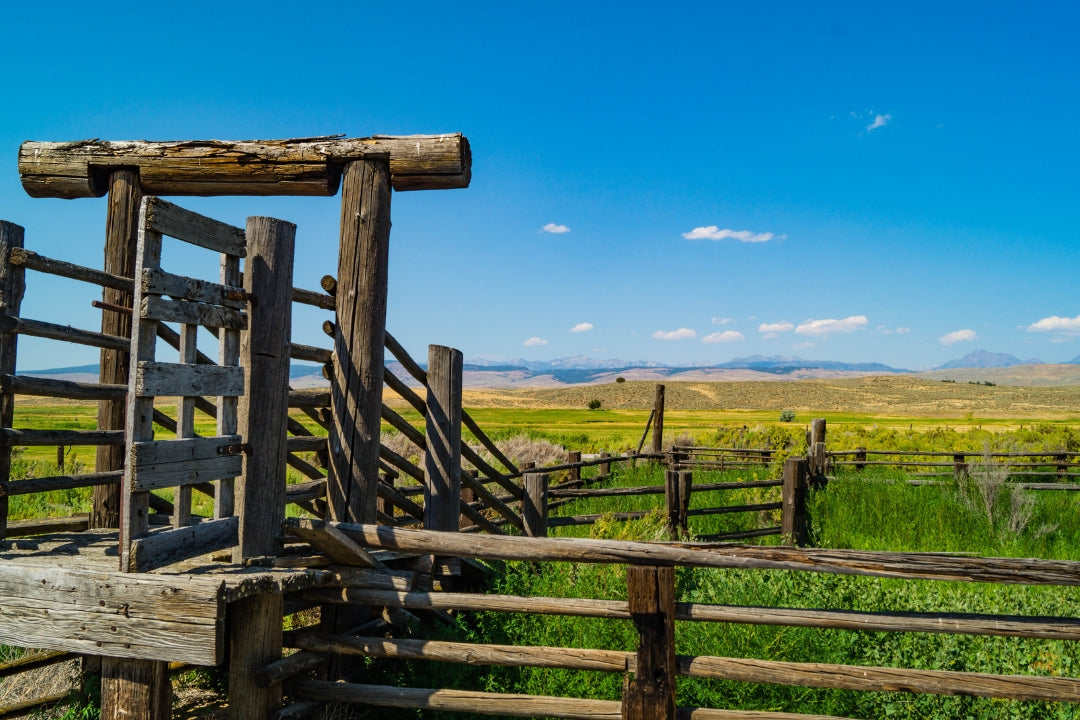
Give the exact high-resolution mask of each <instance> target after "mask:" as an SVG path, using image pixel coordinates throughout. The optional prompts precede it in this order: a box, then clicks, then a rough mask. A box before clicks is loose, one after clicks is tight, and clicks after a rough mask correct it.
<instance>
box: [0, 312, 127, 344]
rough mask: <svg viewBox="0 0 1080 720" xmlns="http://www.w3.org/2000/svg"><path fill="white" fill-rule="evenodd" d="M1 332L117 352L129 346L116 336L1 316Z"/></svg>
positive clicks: (123, 339)
mask: <svg viewBox="0 0 1080 720" xmlns="http://www.w3.org/2000/svg"><path fill="white" fill-rule="evenodd" d="M0 332H3V333H17V334H19V335H29V336H30V337H39V338H45V339H46V340H59V341H61V342H69V343H74V344H76V345H88V346H90V347H96V348H102V349H108V350H117V349H120V348H124V347H127V346H128V341H127V339H126V338H122V337H116V336H114V335H105V334H103V333H99V332H93V331H91V330H80V329H79V328H73V327H71V326H70V325H58V324H56V323H50V322H43V321H41V320H30V319H27V318H17V317H11V316H0Z"/></svg>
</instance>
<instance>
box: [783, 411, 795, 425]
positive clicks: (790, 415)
mask: <svg viewBox="0 0 1080 720" xmlns="http://www.w3.org/2000/svg"><path fill="white" fill-rule="evenodd" d="M780 422H795V411H794V410H784V411H783V412H781V413H780Z"/></svg>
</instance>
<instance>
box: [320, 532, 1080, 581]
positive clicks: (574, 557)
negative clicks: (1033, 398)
mask: <svg viewBox="0 0 1080 720" xmlns="http://www.w3.org/2000/svg"><path fill="white" fill-rule="evenodd" d="M338 527H339V529H341V530H342V532H344V533H345V534H346V535H349V536H350V537H352V538H353V539H355V540H356V541H357V542H360V543H361V544H363V545H365V546H367V547H372V548H379V549H391V550H397V551H401V552H416V553H425V554H436V555H451V556H457V557H471V558H482V559H490V560H536V561H548V562H563V561H566V562H588V563H626V564H632V565H678V566H684V567H714V568H751V569H768V570H809V571H813V572H825V573H834V574H842V575H867V576H872V577H897V578H909V579H924V580H954V581H961V582H999V583H1006V584H1020V585H1067V586H1073V585H1080V562H1077V561H1071V560H1032V559H1016V558H984V557H971V556H962V557H958V556H948V555H940V554H935V553H929V554H928V553H893V552H869V551H861V550H824V549H815V548H783V547H764V546H752V545H735V546H730V545H725V546H715V545H711V546H710V545H708V544H698V545H695V544H690V543H644V542H629V541H618V540H594V539H591V538H527V537H515V536H509V535H508V536H500V537H487V536H483V535H458V534H456V533H438V532H431V531H427V530H402V529H399V528H388V527H379V526H377V525H352V524H346V523H340V524H338Z"/></svg>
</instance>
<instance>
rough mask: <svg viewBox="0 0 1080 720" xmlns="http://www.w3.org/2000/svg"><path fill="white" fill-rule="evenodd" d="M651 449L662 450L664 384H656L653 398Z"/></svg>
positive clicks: (660, 451) (655, 451)
mask: <svg viewBox="0 0 1080 720" xmlns="http://www.w3.org/2000/svg"><path fill="white" fill-rule="evenodd" d="M652 451H653V452H654V453H662V452H664V386H663V385H662V384H658V385H657V386H656V397H655V398H654V399H653V431H652Z"/></svg>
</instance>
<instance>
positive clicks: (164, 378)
mask: <svg viewBox="0 0 1080 720" xmlns="http://www.w3.org/2000/svg"><path fill="white" fill-rule="evenodd" d="M134 375H135V377H134V379H133V380H132V392H133V393H134V394H135V395H136V396H137V397H161V396H181V397H182V396H189V397H190V396H204V395H217V396H222V395H227V396H235V397H238V396H240V395H243V394H244V369H243V368H241V367H239V366H237V367H222V366H220V365H187V364H184V363H166V362H155V361H152V360H144V361H142V362H140V363H139V364H138V366H137V367H136V368H135V373H134Z"/></svg>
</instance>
